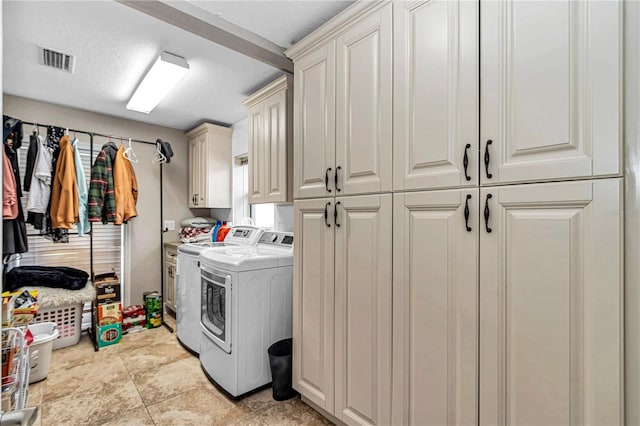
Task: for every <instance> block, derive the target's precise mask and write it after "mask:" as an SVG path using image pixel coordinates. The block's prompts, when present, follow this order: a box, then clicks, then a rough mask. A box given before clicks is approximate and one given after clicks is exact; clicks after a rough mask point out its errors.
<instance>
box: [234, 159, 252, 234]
mask: <svg viewBox="0 0 640 426" xmlns="http://www.w3.org/2000/svg"><path fill="white" fill-rule="evenodd" d="M248 164H249V160H248V158H247V155H246V154H245V155H241V156H238V157H236V158H235V159H234V162H233V223H234V224H241V223H243V219H244V218H247V217H250V216H251V212H250V210H249V166H248Z"/></svg>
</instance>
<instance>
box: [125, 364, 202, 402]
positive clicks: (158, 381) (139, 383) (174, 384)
mask: <svg viewBox="0 0 640 426" xmlns="http://www.w3.org/2000/svg"><path fill="white" fill-rule="evenodd" d="M133 382H134V383H135V385H136V388H137V389H138V391H140V395H142V399H143V400H144V403H145V405H147V406H150V405H153V404H156V403H158V402H160V401H163V400H165V399H168V398H171V397H173V396H176V395H179V394H182V393H184V392H187V391H190V390H193V389H202V388H205V387H207V385H208V382H207V379H206V377H205V376H204V374H203V373H202V370H201V368H200V362H199V361H198V360H197V359H194V358H193V357H191V356H190V355H189V358H186V359H182V360H179V361H176V362H173V363H171V364H165V365H162V366H161V367H160V368H155V367H150V368H148V369H146V370H145V371H141V372H138V373H135V374H133Z"/></svg>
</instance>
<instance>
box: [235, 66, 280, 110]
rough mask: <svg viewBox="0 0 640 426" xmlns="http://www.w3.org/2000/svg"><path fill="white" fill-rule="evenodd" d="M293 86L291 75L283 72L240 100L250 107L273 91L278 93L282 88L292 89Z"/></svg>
mask: <svg viewBox="0 0 640 426" xmlns="http://www.w3.org/2000/svg"><path fill="white" fill-rule="evenodd" d="M292 88H293V77H291V76H290V75H288V74H284V75H282V76H280V77H278V78H277V79H276V80H274V81H272V82H271V83H269V84H267V85H266V86H264V87H263V88H262V89H260V90H258V91H257V92H255V93H254V94H253V95H251V96H249V97H248V98H247V99H245V100H244V102H242V103H243V104H244V105H245V106H246V107H247V108H250V107H252V106H253V105H255V104H258V103H260V102H262V101H263V100H265V99H266V98H268V97H269V96H271V95H273V94H274V93H278V92H279V91H281V90H283V89H292Z"/></svg>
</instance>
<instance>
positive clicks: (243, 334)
mask: <svg viewBox="0 0 640 426" xmlns="http://www.w3.org/2000/svg"><path fill="white" fill-rule="evenodd" d="M200 273H201V278H202V294H201V301H202V312H201V320H200V325H201V328H202V335H203V336H202V341H201V346H200V363H201V364H202V368H203V369H204V370H205V372H206V373H207V375H208V376H209V378H210V379H211V380H213V381H214V382H215V383H216V384H218V385H219V386H220V387H222V388H223V389H225V390H226V391H227V392H228V393H229V394H231V395H232V396H234V397H237V396H239V395H242V394H245V393H247V392H250V391H252V390H254V389H257V388H259V387H261V386H263V385H266V384H268V383H270V382H271V371H270V368H269V357H268V355H267V349H268V348H269V346H270V345H271V344H273V343H275V342H276V341H278V340H282V339H286V338H289V337H291V335H292V308H293V305H292V303H293V300H292V290H293V234H291V233H285V232H265V233H264V234H262V236H261V237H260V240H259V241H258V244H257V245H256V246H253V247H229V248H223V249H210V250H204V251H202V252H201V253H200Z"/></svg>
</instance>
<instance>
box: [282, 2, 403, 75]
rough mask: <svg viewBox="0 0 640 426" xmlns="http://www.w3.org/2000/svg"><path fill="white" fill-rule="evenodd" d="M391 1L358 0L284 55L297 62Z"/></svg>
mask: <svg viewBox="0 0 640 426" xmlns="http://www.w3.org/2000/svg"><path fill="white" fill-rule="evenodd" d="M390 2H391V0H358V1H356V2H355V3H354V4H353V5H351V6H349V7H347V8H346V9H345V10H343V11H342V12H340V13H339V14H337V15H336V16H334V17H333V18H331V19H330V20H329V21H327V22H326V23H325V24H323V25H322V26H321V27H320V28H318V29H316V30H315V31H313V32H312V33H311V34H309V35H308V36H306V37H305V38H303V39H302V40H300V41H299V42H297V43H296V44H294V45H293V46H291V47H290V48H289V49H287V50H286V51H285V52H284V54H285V56H287V57H288V58H289V59H291V60H292V61H294V62H295V61H296V60H297V59H298V58H300V57H301V56H303V55H305V54H306V53H308V52H310V51H312V50H314V49H315V48H316V47H318V46H321V45H323V44H324V43H326V42H327V41H329V40H331V39H333V38H336V37H337V36H338V35H340V33H341V32H343V31H344V30H345V29H348V28H350V26H351V25H353V23H354V22H355V21H357V20H358V19H360V18H361V17H362V16H363V15H366V14H368V13H370V12H372V11H374V10H376V9H379V8H380V7H382V6H384V5H386V4H388V3H390Z"/></svg>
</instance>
